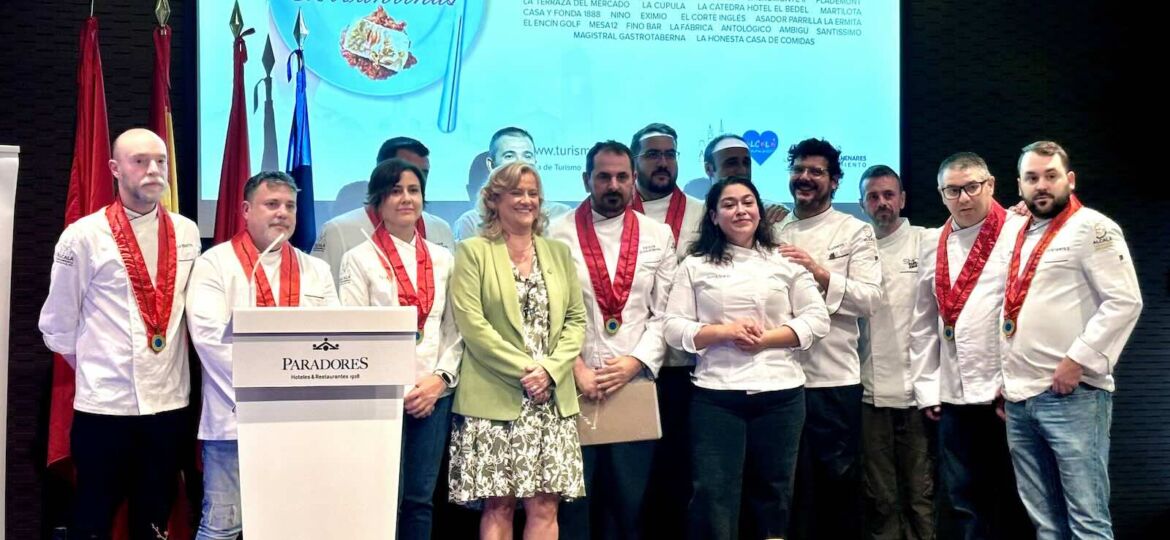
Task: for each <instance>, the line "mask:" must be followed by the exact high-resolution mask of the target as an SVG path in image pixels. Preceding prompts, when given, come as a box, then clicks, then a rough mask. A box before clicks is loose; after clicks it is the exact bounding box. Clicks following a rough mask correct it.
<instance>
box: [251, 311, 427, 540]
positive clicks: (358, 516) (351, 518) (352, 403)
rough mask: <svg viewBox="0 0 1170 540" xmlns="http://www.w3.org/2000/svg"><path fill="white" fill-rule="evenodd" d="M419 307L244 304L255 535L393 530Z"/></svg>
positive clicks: (255, 538) (287, 537)
mask: <svg viewBox="0 0 1170 540" xmlns="http://www.w3.org/2000/svg"><path fill="white" fill-rule="evenodd" d="M416 325H417V323H416V315H415V308H413V307H391V308H375V307H369V308H362V307H353V308H237V309H236V310H235V313H234V315H233V320H232V329H231V331H232V340H233V346H232V364H233V366H232V371H233V375H232V378H233V386H235V389H236V415H237V417H238V420H239V448H240V492H241V497H242V506H243V509H242V510H243V519H244V538H248V539H249V540H277V539H279V540H291V539H302V538H303V539H321V538H346V539H355V540H360V539H378V540H384V539H387V538H394V535H395V532H394V531H395V522H396V516H397V507H398V474H399V471H398V468H399V459H400V454H401V450H402V448H401V437H402V414H403V411H402V398H403V395H404V386H407V385H413V384H414V382H415V381H414V346H415V339H414V336H415V330H416V328H417V326H416Z"/></svg>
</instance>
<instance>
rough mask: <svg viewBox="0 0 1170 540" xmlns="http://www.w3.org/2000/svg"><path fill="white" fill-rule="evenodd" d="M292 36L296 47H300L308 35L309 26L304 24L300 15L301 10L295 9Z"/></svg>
mask: <svg viewBox="0 0 1170 540" xmlns="http://www.w3.org/2000/svg"><path fill="white" fill-rule="evenodd" d="M294 24H295V25H296V26H295V27H294V28H293V37H294V38H296V40H297V48H298V49H302V48H304V46H305V37H306V36H308V35H309V27H307V26H305V18H304V17H302V16H301V10H299V9H298V10H297V21H296V23H294Z"/></svg>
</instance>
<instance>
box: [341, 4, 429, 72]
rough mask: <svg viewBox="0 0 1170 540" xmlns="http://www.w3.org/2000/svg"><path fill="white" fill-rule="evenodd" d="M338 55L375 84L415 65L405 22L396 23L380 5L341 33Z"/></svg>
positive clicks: (415, 61) (415, 59)
mask: <svg viewBox="0 0 1170 540" xmlns="http://www.w3.org/2000/svg"><path fill="white" fill-rule="evenodd" d="M340 46H341V47H340V48H341V56H342V57H343V58H345V61H346V62H347V63H349V65H350V66H352V67H353V68H354V69H356V70H358V71H360V72H362V74H363V75H365V76H366V77H369V78H370V79H373V80H375V81H377V80H382V79H388V78H390V77H393V76H395V75H397V74H398V73H400V72H401V71H403V70H406V69H410V68H412V67H414V65H415V64H417V63H418V58H416V57H415V56H414V55H413V54H411V52H410V36H409V35H408V34H407V33H406V21H396V20H394V18H393V17H391V16H390V15H388V14H387V13H386V10H385V9H382V6H378V9H376V10H374V12H373V13H371V14H370V15H369V16H367V17H362V18H361V19H358V20H357V21H355V22H354V24H352V25H350V26H347V27H345V29H343V30H342V31H341V43H340Z"/></svg>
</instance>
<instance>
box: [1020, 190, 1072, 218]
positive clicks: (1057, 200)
mask: <svg viewBox="0 0 1170 540" xmlns="http://www.w3.org/2000/svg"><path fill="white" fill-rule="evenodd" d="M1049 195H1050V196H1051V197H1052V202H1051V203H1050V204H1049V205H1048V209H1047V210H1043V209H1041V208H1040V207H1039V206H1038V205H1037V204H1036V203H1035V202H1033V201H1034V200H1035V197H1033V201H1024V204H1026V205H1027V206H1028V211H1030V212H1032V215H1033V216H1036V217H1038V218H1040V219H1050V218H1054V217H1056V216H1057V215H1059V214H1060V213H1061V212H1062V211H1064V209H1065V207H1067V206H1068V200H1069V193H1067V192H1066V193H1064V194H1063V195H1060V194H1056V193H1049Z"/></svg>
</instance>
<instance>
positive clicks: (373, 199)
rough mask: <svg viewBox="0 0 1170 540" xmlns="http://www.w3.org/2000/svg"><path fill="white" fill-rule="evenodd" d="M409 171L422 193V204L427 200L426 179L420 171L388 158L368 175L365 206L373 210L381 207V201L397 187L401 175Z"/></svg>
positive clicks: (405, 163)
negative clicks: (368, 181)
mask: <svg viewBox="0 0 1170 540" xmlns="http://www.w3.org/2000/svg"><path fill="white" fill-rule="evenodd" d="M406 171H410V172H412V173H414V175H415V176H417V177H418V183H419V188H420V190H421V191H422V196H423V203H424V204H425V203H426V200H427V177H426V175H424V174H423V172H422V169H419V168H418V167H416V166H415V165H414V164H413V163H411V162H409V161H406V160H405V159H402V158H390V159H387V160H385V161H383V162H381V163H379V164H378V166H377V167H374V171H373V172H371V173H370V183H369V184H367V185H366V204H368V205H370V206H371V207H373V208H377V207H379V206H382V201H383V200H385V199H386V196H387V195H389V194H390V190H392V189H394V186H397V185H398V181H399V180H401V179H402V173H404V172H406Z"/></svg>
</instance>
